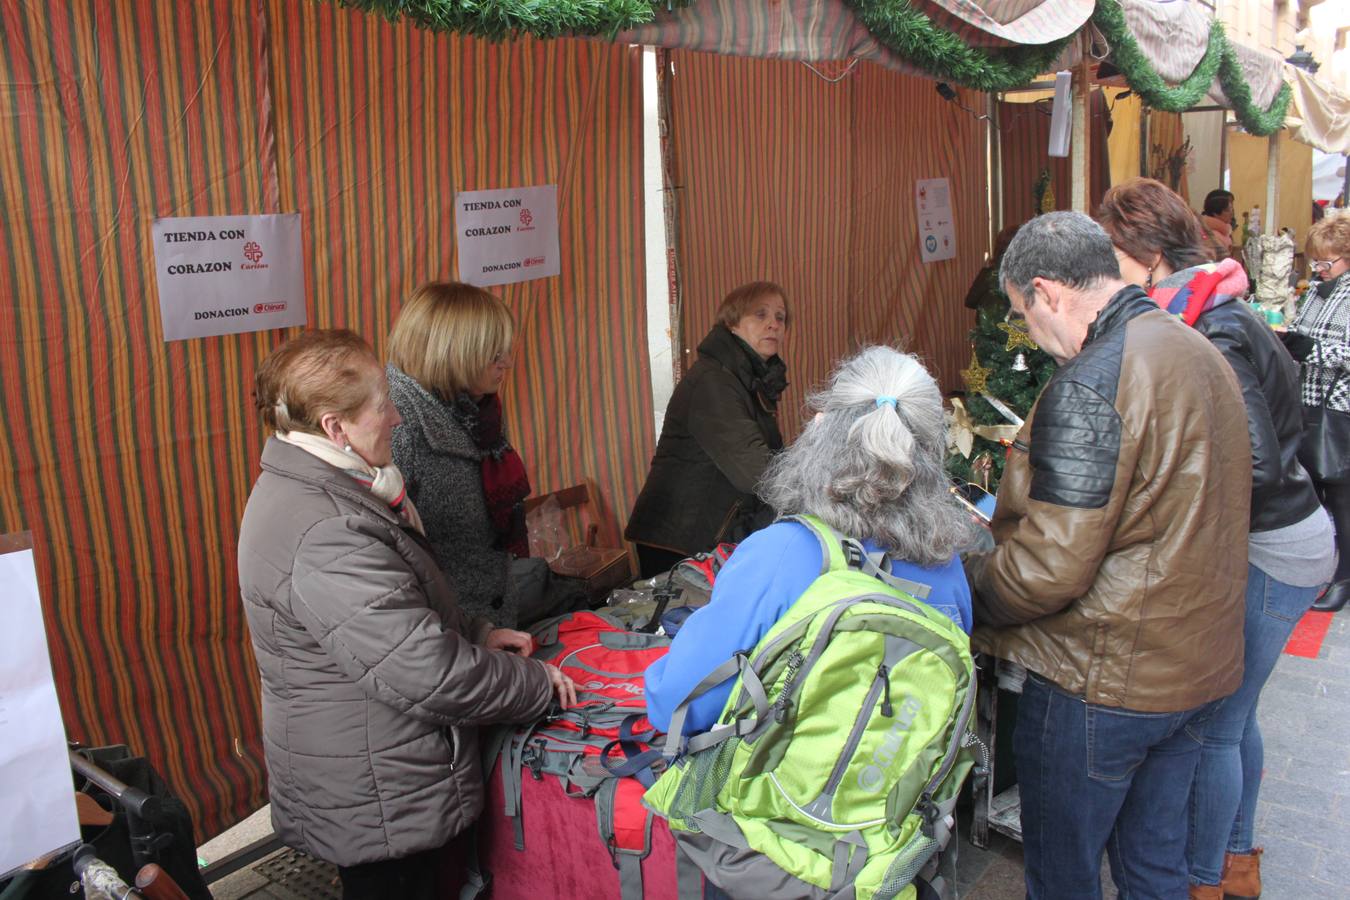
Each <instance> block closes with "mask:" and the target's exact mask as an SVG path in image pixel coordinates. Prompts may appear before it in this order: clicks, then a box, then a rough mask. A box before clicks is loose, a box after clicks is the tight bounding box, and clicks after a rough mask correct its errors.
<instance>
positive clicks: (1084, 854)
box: [968, 212, 1251, 900]
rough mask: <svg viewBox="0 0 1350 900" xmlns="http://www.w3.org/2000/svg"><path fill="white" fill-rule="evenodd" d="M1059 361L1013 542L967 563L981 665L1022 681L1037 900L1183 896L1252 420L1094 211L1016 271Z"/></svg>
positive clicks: (1228, 674)
mask: <svg viewBox="0 0 1350 900" xmlns="http://www.w3.org/2000/svg"><path fill="white" fill-rule="evenodd" d="M999 274H1000V280H1001V282H1002V284H1003V287H1004V289H1005V290H1006V292H1007V294H1008V297H1009V299H1010V300H1011V303H1012V313H1011V314H1012V315H1013V316H1018V317H1025V319H1026V321H1027V325H1028V327H1029V329H1030V331H1031V336H1032V338H1033V339H1035V340H1036V341H1037V343H1039V344H1040V345H1041V347H1042V348H1043V349H1044V350H1046V351H1047V352H1048V353H1050V354H1051V355H1052V356H1053V357H1055V359H1056V360H1057V361H1058V362H1059V364H1060V368H1059V371H1058V372H1056V373H1055V376H1054V377H1053V378H1052V379H1051V380H1050V382H1049V383H1048V384H1047V385H1046V387H1045V390H1044V392H1043V393H1042V394H1041V397H1040V399H1039V401H1038V402H1037V404H1036V407H1035V408H1034V409H1033V410H1032V412H1031V415H1030V416H1029V421H1028V422H1027V424H1026V426H1025V427H1024V428H1023V429H1022V433H1021V434H1020V435H1019V436H1018V439H1017V441H1016V442H1015V443H1014V445H1013V449H1012V454H1011V457H1010V459H1009V461H1008V466H1007V469H1006V472H1005V474H1004V478H1003V482H1002V484H1001V486H1000V488H999V494H998V507H997V509H996V511H995V514H994V521H993V529H994V537H995V539H996V541H997V547H996V549H994V550H993V551H990V552H989V553H987V554H984V555H982V556H978V557H972V558H971V559H969V560H968V572H969V574H970V577H971V586H972V588H974V590H975V592H976V600H975V622H976V626H977V630H976V633H975V640H974V643H975V645H976V647H977V649H980V650H984V651H986V652H988V653H991V654H993V655H995V656H997V657H1000V658H1003V659H1007V660H1011V661H1013V662H1016V663H1019V664H1021V665H1022V666H1025V667H1026V668H1027V670H1028V677H1027V681H1026V684H1025V686H1024V689H1023V694H1022V698H1021V702H1020V704H1019V708H1018V716H1017V727H1016V732H1015V735H1014V739H1013V742H1014V754H1015V757H1016V761H1017V775H1018V781H1019V784H1020V789H1021V799H1022V837H1023V843H1024V845H1025V851H1026V855H1025V858H1026V880H1027V896H1028V898H1030V900H1038V898H1052V900H1071V898H1080V897H1081V898H1097V897H1100V896H1101V893H1100V891H1101V886H1100V875H1099V873H1100V868H1101V855H1102V851H1103V850H1104V849H1107V850H1109V854H1110V858H1111V871H1112V875H1113V878H1114V880H1115V882H1116V885H1117V887H1118V888H1119V889H1120V891H1121V897H1123V898H1124V897H1128V898H1130V900H1137V898H1167V900H1174V898H1178V897H1186V896H1187V891H1188V885H1187V870H1186V858H1185V850H1186V822H1187V816H1186V803H1187V797H1188V795H1189V792H1190V785H1191V781H1192V778H1193V777H1194V773H1195V767H1196V764H1197V762H1198V759H1199V751H1200V744H1199V741H1198V735H1199V731H1200V729H1201V728H1202V727H1203V724H1204V721H1205V719H1206V717H1207V716H1208V714H1209V712H1210V711H1211V710H1212V708H1213V706H1214V705H1215V701H1217V700H1219V699H1220V698H1222V697H1225V696H1227V695H1228V694H1230V693H1232V691H1233V690H1234V689H1235V688H1236V687H1237V686H1238V683H1239V681H1240V680H1241V677H1242V646H1243V645H1242V627H1243V614H1244V613H1243V603H1244V583H1245V581H1246V577H1247V523H1248V506H1249V503H1250V493H1251V447H1250V442H1249V438H1248V436H1247V424H1246V423H1247V416H1246V411H1245V408H1244V407H1243V404H1242V397H1241V394H1240V392H1239V389H1238V385H1237V382H1236V379H1235V378H1234V376H1233V372H1232V369H1231V367H1230V366H1229V365H1228V363H1227V362H1225V360H1224V359H1223V357H1222V356H1221V355H1220V354H1219V352H1218V351H1217V350H1215V349H1214V348H1213V347H1212V346H1211V345H1210V343H1209V342H1208V341H1206V340H1205V338H1204V337H1203V336H1202V335H1200V334H1197V333H1196V332H1195V331H1194V330H1192V329H1190V328H1187V327H1186V326H1185V325H1184V324H1183V323H1182V322H1180V321H1179V320H1177V319H1175V318H1174V317H1172V316H1171V315H1169V314H1168V313H1167V312H1165V311H1163V310H1161V309H1159V308H1158V306H1157V304H1155V303H1153V302H1152V301H1151V300H1150V299H1149V298H1148V296H1147V295H1146V294H1144V292H1143V291H1142V290H1140V289H1139V288H1138V287H1134V286H1129V285H1126V284H1125V283H1124V282H1123V281H1122V280H1121V278H1120V270H1119V266H1118V264H1117V261H1116V258H1115V255H1114V252H1113V249H1112V246H1111V242H1110V240H1109V239H1108V238H1107V236H1106V234H1105V233H1104V232H1103V231H1102V229H1101V227H1100V226H1098V225H1097V224H1096V223H1095V222H1093V221H1092V220H1091V219H1089V218H1088V217H1087V216H1084V215H1081V214H1079V213H1066V212H1060V213H1049V214H1047V215H1043V216H1040V217H1038V218H1036V219H1033V220H1032V221H1030V222H1028V223H1027V224H1026V225H1024V226H1023V227H1022V229H1021V230H1020V231H1019V232H1018V234H1017V237H1016V238H1015V239H1014V240H1013V242H1012V245H1011V246H1010V247H1009V248H1008V252H1007V254H1006V255H1005V256H1004V258H1003V263H1002V266H1001V269H1000V273H999Z"/></svg>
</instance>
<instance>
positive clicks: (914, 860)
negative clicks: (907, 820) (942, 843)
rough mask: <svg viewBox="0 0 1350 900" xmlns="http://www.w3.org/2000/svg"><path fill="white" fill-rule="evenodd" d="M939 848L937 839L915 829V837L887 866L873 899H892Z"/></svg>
mask: <svg viewBox="0 0 1350 900" xmlns="http://www.w3.org/2000/svg"><path fill="white" fill-rule="evenodd" d="M939 849H940V848H939V847H938V842H937V841H935V840H933V839H932V838H930V837H928V836H927V835H926V834H924V833H923V831H922V830H919V831H915V832H914V837H912V838H910V840H909V843H908V844H906V845H905V846H904V847H902V848H901V849H900V852H899V854H897V855H896V857H895V859H894V860H892V861H891V864H890V865H889V866H887V867H886V874H885V875H883V876H881V884H879V885H877V890H876V893H874V894H873V895H872V897H873V900H892V898H893V897H895V896H896V895H897V894H899V893H900V892H901V891H903V890H904V889H905V888H906V887H908V886H909V884H910V883H911V882H912V881H913V880H914V876H915V875H918V874H919V871H920V870H921V869H922V868H923V867H924V865H925V864H926V863H927V862H928V860H929V858H930V857H931V856H932V855H933V854H934V853H936V852H937V851H938V850H939Z"/></svg>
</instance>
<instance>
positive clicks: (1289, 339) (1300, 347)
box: [1276, 331, 1316, 362]
mask: <svg viewBox="0 0 1350 900" xmlns="http://www.w3.org/2000/svg"><path fill="white" fill-rule="evenodd" d="M1276 337H1278V338H1279V339H1280V341H1281V342H1282V343H1283V344H1284V346H1285V347H1286V348H1287V349H1288V350H1289V355H1290V356H1292V357H1293V358H1294V359H1296V360H1298V361H1299V362H1303V361H1304V360H1305V359H1307V358H1308V354H1310V353H1312V351H1313V347H1315V346H1316V343H1315V342H1314V341H1313V339H1312V338H1310V337H1308V336H1307V335H1305V334H1299V333H1298V332H1297V331H1284V332H1279V333H1277V334H1276Z"/></svg>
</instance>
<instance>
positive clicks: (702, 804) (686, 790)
mask: <svg viewBox="0 0 1350 900" xmlns="http://www.w3.org/2000/svg"><path fill="white" fill-rule="evenodd" d="M740 744H741V739H740V738H735V737H733V738H728V739H726V740H725V741H722V742H721V743H720V744H716V745H714V746H712V747H708V748H707V749H706V750H700V751H699V752H697V753H692V754H690V755H689V756H688V757H687V762H686V763H685V773H684V777H683V778H682V779H681V780H680V786H679V788H678V789H677V790H676V792H675V797H674V799H673V800H672V801H671V804H670V809H669V810H668V812H667V816H668V817H669V818H671V819H679V820H680V821H679V825H680V826H681V827H683V828H685V829H686V830H689V831H699V830H700V829H699V827H698V825H697V824H696V823H695V822H694V821H693V818H692V817H693V815H694V814H695V813H698V812H702V811H703V810H705V809H712V808H713V806H714V805H715V804H716V802H717V794H718V792H720V791H721V790H722V786H723V785H725V784H726V783H727V778H729V777H730V775H731V760H732V757H733V756H734V755H735V753H736V748H737V747H739V746H740Z"/></svg>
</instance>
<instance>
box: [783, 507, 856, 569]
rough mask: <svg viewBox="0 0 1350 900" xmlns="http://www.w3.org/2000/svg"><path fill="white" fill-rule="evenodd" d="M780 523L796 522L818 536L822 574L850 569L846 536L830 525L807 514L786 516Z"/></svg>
mask: <svg viewBox="0 0 1350 900" xmlns="http://www.w3.org/2000/svg"><path fill="white" fill-rule="evenodd" d="M779 521H780V522H796V523H797V524H798V525H802V526H805V527H806V529H807V530H808V531H810V532H811V533H812V534H813V535H815V536H816V540H817V541H818V542H819V543H820V574H821V575H824V574H825V573H826V572H838V571H843V570H844V569H847V568H849V561H848V557H847V556H846V555H845V553H844V541H845V539H844V536H843V535H841V534H840V533H839V532H837V531H835V530H834V529H833V528H831V527H830V526H829V525H826V524H825V523H824V522H822V521H821V520H820V519H817V518H816V517H815V516H808V515H806V514H804V513H803V514H801V515H796V516H784V517H783V518H782V519H780V520H779Z"/></svg>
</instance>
